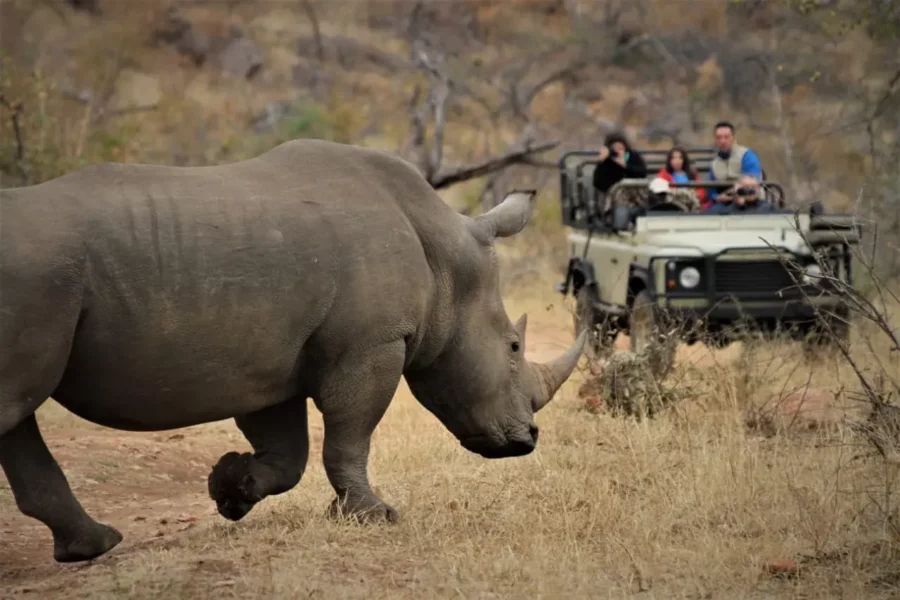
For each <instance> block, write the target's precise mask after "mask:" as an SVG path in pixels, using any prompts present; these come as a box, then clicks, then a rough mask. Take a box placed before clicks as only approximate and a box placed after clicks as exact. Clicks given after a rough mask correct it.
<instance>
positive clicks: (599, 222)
mask: <svg viewBox="0 0 900 600" xmlns="http://www.w3.org/2000/svg"><path fill="white" fill-rule="evenodd" d="M639 152H641V153H642V155H643V156H644V158H645V161H646V163H647V172H648V175H649V176H648V178H646V179H625V180H622V181H620V182H619V183H617V184H616V185H615V186H613V187H612V188H611V189H610V190H609V192H608V193H607V194H606V195H603V194H601V193H599V192H598V191H597V190H596V189H595V188H594V187H593V182H592V175H593V169H594V167H595V166H596V164H597V161H598V158H597V152H595V151H576V152H569V153H567V154H565V155H564V156H563V157H562V158H561V159H560V161H559V170H560V199H561V208H562V221H563V224H564V225H565V226H566V227H568V228H570V229H569V233H568V244H569V253H570V258H569V261H568V267H567V269H566V273H565V280H564V281H563V282H562V283H560V284H558V285H557V291H559V292H560V293H562V294H563V295H567V294H568V293H570V292H571V293H572V294H573V295H574V297H575V298H576V310H575V328H576V331H579V330H580V329H581V328H582V327H583V326H587V327H589V328H590V331H591V338H590V344H589V347H588V350H587V352H588V353H589V354H592V355H594V356H595V357H596V356H598V355H603V354H605V353H607V352H609V351H611V349H612V344H613V342H614V340H615V338H616V336H617V334H618V333H619V332H620V331H621V332H626V333H628V335H629V337H630V340H631V348H632V349H633V350H640V349H641V348H642V347H644V346H645V345H646V344H648V343H650V342H651V341H653V340H660V339H663V338H667V339H672V337H673V336H672V334H673V332H674V333H675V335H674V338H675V339H676V341H683V342H686V343H688V344H693V343H695V342H697V341H703V342H704V343H706V344H709V345H712V346H723V345H726V344H727V343H729V341H731V340H733V339H734V338H735V336H736V335H737V334H738V333H739V332H740V331H741V330H746V329H747V328H750V329H752V330H755V331H758V332H762V333H764V334H769V333H773V332H776V331H788V332H791V334H792V337H794V338H795V339H804V340H807V341H812V342H815V343H821V342H822V341H825V340H827V339H834V337H833V336H835V335H837V337H838V339H840V338H841V337H845V336H846V335H847V333H848V329H849V325H848V321H847V320H848V318H849V310H848V307H847V305H846V302H845V300H844V299H843V298H844V296H842V294H841V293H839V292H840V288H841V286H843V285H846V284H852V274H853V271H852V262H851V246H852V245H853V244H857V243H858V242H859V236H860V233H861V232H860V230H859V228H858V226H857V224H856V222H855V221H854V219H853V217H852V216H849V215H827V216H826V215H824V214H823V211H822V207H821V204H819V203H813V205H812V207H811V208H807V209H804V210H801V209H798V208H793V209H792V208H790V207H788V206H787V205H786V202H785V193H784V189H783V187H782V186H781V185H779V184H778V183H777V182H774V181H766V180H764V181H763V182H762V185H763V193H764V194H765V196H766V199H768V200H769V201H771V202H773V203H774V204H775V206H776V207H777V208H778V210H777V211H776V212H774V213H760V214H753V213H744V214H732V215H717V214H705V213H702V212H697V211H699V204H698V203H696V198H695V197H694V196H693V194H690V196H691V198H693V202H694V203H695V204H696V209H695V210H694V211H693V212H692V211H691V210H690V206H689V203H685V202H680V203H679V202H677V201H675V202H670V203H668V204H665V205H662V206H658V207H649V206H648V204H647V200H648V198H649V196H650V194H649V189H648V186H649V183H650V181H651V180H652V179H653V178H654V176H655V173H657V172H658V171H659V169H660V168H662V167H663V166H664V164H665V158H666V152H665V151H662V150H639ZM688 152H689V153H690V155H691V159H692V162H693V163H694V165H695V166H696V167H697V169H698V170H699V171H700V172H701V173H705V172H707V171H708V169H709V165H710V163H711V161H712V159H713V157H714V150H713V149H712V148H691V149H688ZM733 184H734V182H730V183H727V182H719V183H712V182H703V183H694V182H692V183H683V184H670V189H671V190H672V192H673V193H674V194H672V195H673V196H675V197H676V200H677V198H679V197H681V198H684V194H685V193H686V190H684V189H678V188H697V187H706V188H717V189H718V190H719V191H720V193H721V191H723V190H725V189H726V188H728V187H731V186H732V185H733ZM823 267H824V271H825V272H823ZM845 289H846V288H845ZM826 324H827V325H830V327H825V325H826ZM826 334H827V335H826ZM676 345H677V344H667V345H666V346H668V347H669V348H670V351H671V352H672V353H674V348H675V346H676ZM668 358H669V359H671V358H672V355H670V356H668Z"/></svg>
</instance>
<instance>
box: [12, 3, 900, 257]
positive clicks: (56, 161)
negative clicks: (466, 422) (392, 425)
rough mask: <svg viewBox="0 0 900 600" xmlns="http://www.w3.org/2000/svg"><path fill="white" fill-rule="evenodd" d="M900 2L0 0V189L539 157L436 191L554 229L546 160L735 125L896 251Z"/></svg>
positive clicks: (796, 186)
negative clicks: (721, 123)
mask: <svg viewBox="0 0 900 600" xmlns="http://www.w3.org/2000/svg"><path fill="white" fill-rule="evenodd" d="M898 4H900V3H898V2H897V1H896V0H846V1H845V0H594V1H577V0H503V1H488V0H481V1H475V0H452V1H451V0H431V1H419V2H416V1H413V0H147V1H144V2H134V1H132V0H2V1H0V11H2V12H0V46H2V52H3V56H2V61H3V62H2V71H0V90H2V106H0V132H2V136H0V140H2V141H0V175H2V186H4V187H9V186H13V185H21V184H23V183H26V182H27V183H36V182H39V181H42V180H45V179H47V178H50V177H54V176H57V175H59V174H61V173H63V172H65V171H67V170H69V169H72V168H75V167H76V166H78V165H82V164H87V163H93V162H98V161H110V160H112V161H120V162H134V161H141V162H152V163H167V164H174V165H202V164H210V163H217V162H225V161H232V160H237V159H240V158H243V157H247V156H252V155H255V154H258V153H260V152H262V151H263V150H265V149H267V148H269V147H271V146H273V145H275V144H277V143H279V142H281V141H284V140H287V139H291V138H297V137H319V138H327V139H332V140H337V141H340V142H349V143H355V144H363V145H367V146H377V147H380V148H385V149H388V150H391V151H395V152H398V153H400V154H402V155H403V156H405V157H407V158H409V159H410V160H413V161H415V162H417V164H420V165H423V169H426V170H427V169H432V168H433V169H434V170H435V171H436V172H438V173H442V172H446V171H452V170H453V169H455V168H457V167H458V166H459V165H467V164H476V163H478V162H480V161H484V160H486V159H488V158H490V157H492V156H494V155H498V154H502V153H504V152H508V151H510V150H511V149H515V148H517V147H521V146H522V145H523V144H526V143H529V142H532V143H541V142H545V141H550V142H552V141H553V140H556V141H559V142H560V143H559V145H557V146H555V147H553V148H552V150H550V151H547V152H544V153H541V154H537V155H535V156H534V157H532V159H531V161H530V163H531V164H527V165H518V166H514V167H512V168H510V169H506V170H504V171H500V172H497V173H493V174H491V175H489V176H482V177H479V178H476V179H473V180H470V181H467V182H464V183H460V184H457V185H454V186H451V187H447V188H445V189H443V190H442V194H443V195H444V197H445V198H446V199H447V200H448V201H450V202H451V203H453V204H454V205H455V206H457V207H458V208H460V209H462V210H470V211H471V210H476V211H477V210H479V208H478V206H479V204H481V205H483V206H486V205H488V204H490V202H492V201H495V200H496V198H498V197H500V196H502V193H503V191H504V190H506V189H508V188H509V187H511V186H513V185H522V184H528V185H536V186H538V187H539V188H540V189H541V190H542V192H543V193H542V194H541V199H542V200H541V201H542V207H541V209H540V215H539V218H538V219H537V223H538V224H541V225H543V226H545V227H551V228H552V227H555V226H558V216H557V215H558V209H557V204H556V202H557V197H558V196H557V192H556V189H557V188H556V185H557V176H556V171H555V161H556V159H557V158H558V156H559V155H560V154H561V153H562V152H564V151H566V150H570V149H578V148H595V147H597V146H598V145H599V143H600V142H601V140H602V139H603V136H604V135H605V134H606V133H607V132H609V131H611V130H613V129H616V128H624V129H625V130H626V131H627V132H628V133H629V134H630V136H631V138H632V139H633V140H634V142H635V143H636V144H637V145H638V146H643V147H657V148H666V147H668V146H670V145H671V144H672V143H673V142H679V143H686V144H689V145H693V144H704V145H709V144H711V141H712V133H711V128H712V125H713V124H714V123H715V122H716V121H718V120H721V119H730V120H732V121H733V122H734V123H735V124H736V126H737V128H738V132H737V135H738V140H739V141H740V142H742V143H745V144H748V145H750V146H752V147H754V148H755V149H756V150H757V151H758V152H759V153H760V155H761V157H762V160H763V164H764V167H765V169H766V171H767V173H768V175H769V177H770V178H772V179H777V180H779V181H781V182H783V184H784V185H785V186H786V187H787V188H788V189H789V190H792V191H793V193H794V194H795V198H796V199H797V201H798V202H803V201H808V200H811V199H813V198H819V199H821V200H823V201H824V202H825V204H826V205H827V206H829V207H831V208H834V209H843V210H846V209H851V210H858V211H860V213H861V214H862V215H863V216H864V217H867V218H872V219H873V221H879V227H881V228H884V229H883V230H887V231H889V232H891V233H892V234H893V235H896V233H897V231H900V225H898V220H897V219H898V217H897V215H898V210H897V208H898V206H897V205H898V202H897V195H898V188H900V184H898V183H897V181H898V176H900V175H898V174H900V170H898V167H897V165H898V162H900V161H898V158H900V150H898V149H900V53H898V50H897V48H898V47H900V44H898V41H900V39H898V38H900V35H898V32H900V6H898ZM436 122H442V123H444V126H443V127H437V128H436V127H435V123H436ZM435 134H437V135H435ZM894 254H896V253H894Z"/></svg>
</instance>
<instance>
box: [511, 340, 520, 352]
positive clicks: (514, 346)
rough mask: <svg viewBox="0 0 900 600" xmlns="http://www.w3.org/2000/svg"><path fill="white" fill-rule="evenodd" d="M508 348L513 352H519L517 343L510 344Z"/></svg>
mask: <svg viewBox="0 0 900 600" xmlns="http://www.w3.org/2000/svg"><path fill="white" fill-rule="evenodd" d="M510 348H512V351H513V352H518V351H519V342H513V343H512V344H510Z"/></svg>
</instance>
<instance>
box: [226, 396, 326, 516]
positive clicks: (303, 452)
mask: <svg viewBox="0 0 900 600" xmlns="http://www.w3.org/2000/svg"><path fill="white" fill-rule="evenodd" d="M235 422H236V423H237V426H238V428H239V429H240V430H241V432H242V433H243V434H244V437H246V438H247V441H249V442H250V445H251V446H253V450H254V452H253V453H252V454H251V453H249V452H246V453H243V454H241V453H238V452H229V453H227V454H225V455H224V456H222V458H220V459H219V462H218V463H216V466H214V467H213V469H212V472H211V473H210V475H209V495H210V497H211V498H212V499H213V500H215V501H216V506H217V508H218V510H219V514H221V515H222V516H223V517H225V518H227V519H231V520H232V521H237V520H240V519H241V518H243V517H244V515H246V514H247V513H248V512H250V510H251V509H252V508H253V506H254V505H255V504H256V503H257V502H259V501H260V500H262V499H263V498H265V497H266V496H274V495H277V494H282V493H284V492H287V491H288V490H290V489H292V488H293V487H294V486H296V485H297V484H298V483H299V482H300V478H301V477H303V472H304V471H305V470H306V461H307V459H308V457H309V432H308V429H307V414H306V398H293V399H291V400H289V401H287V402H283V403H281V404H276V405H275V406H270V407H269V408H265V409H263V410H260V411H257V412H254V413H249V414H247V415H243V416H240V417H237V418H236V419H235Z"/></svg>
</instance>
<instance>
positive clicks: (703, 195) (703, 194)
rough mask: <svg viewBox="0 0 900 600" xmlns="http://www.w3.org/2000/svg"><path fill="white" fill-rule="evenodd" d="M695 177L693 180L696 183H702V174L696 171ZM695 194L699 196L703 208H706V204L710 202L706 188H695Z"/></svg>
mask: <svg viewBox="0 0 900 600" xmlns="http://www.w3.org/2000/svg"><path fill="white" fill-rule="evenodd" d="M693 175H694V176H693V177H692V178H691V179H693V180H694V181H695V182H697V183H699V182H700V173H699V172H697V171H695V172H694V173H693ZM694 193H696V194H697V200H699V201H700V206H701V207H702V206H706V203H707V202H708V200H707V199H706V190H705V189H704V188H701V187H698V188H694Z"/></svg>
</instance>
